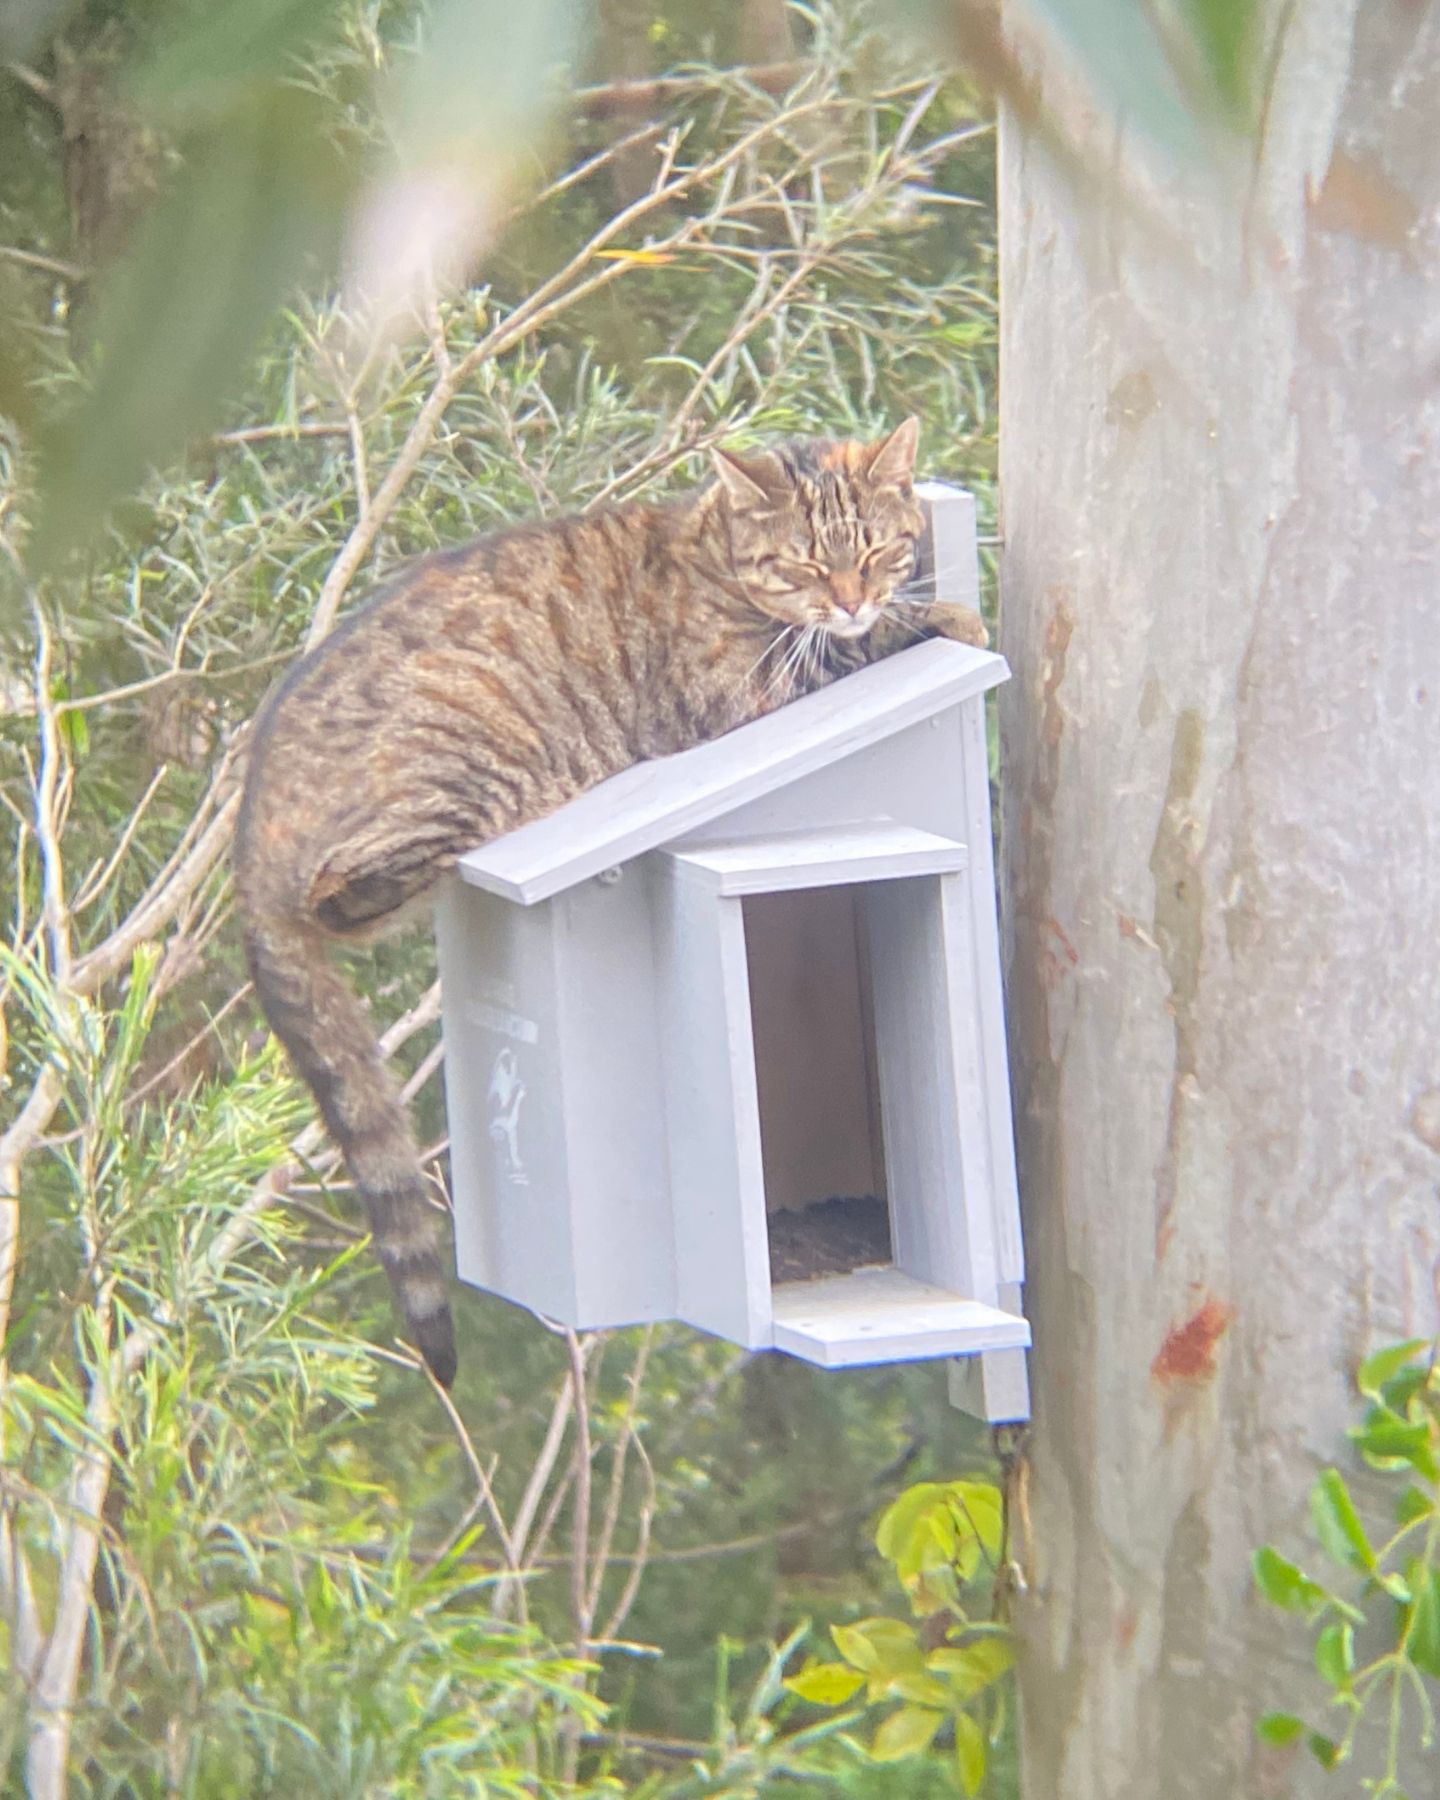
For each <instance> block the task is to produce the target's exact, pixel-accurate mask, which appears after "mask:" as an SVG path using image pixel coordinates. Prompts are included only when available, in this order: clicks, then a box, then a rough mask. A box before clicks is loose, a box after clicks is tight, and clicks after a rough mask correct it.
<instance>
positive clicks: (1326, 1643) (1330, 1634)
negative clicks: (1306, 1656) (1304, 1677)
mask: <svg viewBox="0 0 1440 1800" xmlns="http://www.w3.org/2000/svg"><path fill="white" fill-rule="evenodd" d="M1354 1668H1355V1628H1354V1626H1353V1625H1342V1624H1332V1625H1327V1626H1326V1627H1325V1629H1324V1630H1323V1631H1322V1632H1321V1633H1320V1635H1319V1637H1318V1638H1316V1640H1315V1672H1316V1674H1317V1675H1318V1676H1319V1677H1320V1679H1321V1680H1322V1681H1324V1682H1327V1683H1328V1684H1329V1685H1330V1686H1331V1687H1332V1688H1336V1689H1339V1690H1345V1689H1348V1688H1349V1686H1350V1676H1351V1674H1352V1673H1353V1671H1354Z"/></svg>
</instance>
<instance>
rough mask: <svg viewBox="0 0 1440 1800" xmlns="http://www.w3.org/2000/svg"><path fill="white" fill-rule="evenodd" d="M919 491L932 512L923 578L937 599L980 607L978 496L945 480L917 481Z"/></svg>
mask: <svg viewBox="0 0 1440 1800" xmlns="http://www.w3.org/2000/svg"><path fill="white" fill-rule="evenodd" d="M915 492H916V494H917V495H919V497H920V500H921V502H922V504H923V505H924V507H925V509H926V511H927V512H928V513H929V515H930V530H929V533H928V535H927V536H926V538H925V540H924V542H923V544H922V545H921V552H920V579H921V580H922V581H923V582H927V583H928V584H929V586H930V588H931V591H932V592H933V593H934V595H935V598H936V599H937V600H951V601H953V602H954V603H955V604H956V605H958V606H971V607H974V609H975V611H976V612H979V610H980V550H979V546H978V544H977V543H976V539H975V496H974V495H973V494H969V493H967V492H966V491H965V489H964V488H957V487H951V486H950V485H949V483H948V482H944V481H917V482H916V483H915Z"/></svg>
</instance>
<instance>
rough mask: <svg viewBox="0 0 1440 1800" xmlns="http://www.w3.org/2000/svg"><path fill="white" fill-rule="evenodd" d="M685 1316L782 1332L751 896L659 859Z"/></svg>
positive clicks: (680, 1295) (741, 1340)
mask: <svg viewBox="0 0 1440 1800" xmlns="http://www.w3.org/2000/svg"><path fill="white" fill-rule="evenodd" d="M649 879H650V882H651V896H652V905H653V908H654V916H655V957H656V971H657V996H658V1002H659V1013H660V1028H661V1046H662V1056H663V1065H664V1082H665V1110H666V1123H667V1142H668V1145H669V1158H670V1189H671V1193H672V1195H673V1196H674V1198H673V1208H674V1219H675V1285H676V1316H677V1317H679V1318H681V1319H683V1320H685V1321H686V1323H687V1324H690V1325H698V1326H699V1327H701V1329H702V1330H705V1331H713V1332H716V1333H717V1334H718V1335H719V1336H721V1337H727V1338H730V1339H731V1340H732V1341H733V1342H735V1343H737V1344H745V1345H747V1346H749V1347H751V1348H757V1347H760V1346H764V1345H768V1344H769V1343H770V1255H769V1245H768V1243H767V1240H766V1235H765V1179H764V1172H763V1163H762V1158H761V1151H760V1109H759V1101H758V1096H757V1093H756V1084H755V1052H754V1043H753V1039H752V1034H751V1024H750V992H749V982H748V975H747V968H746V954H745V927H744V922H743V917H742V914H741V906H742V904H743V903H742V902H741V901H739V900H736V899H729V898H726V897H724V896H722V895H718V894H714V893H711V892H709V891H707V890H706V889H705V888H702V887H698V886H697V885H696V884H695V883H693V882H689V881H681V880H677V879H676V878H675V877H674V875H673V873H671V872H670V871H669V870H667V869H666V867H665V866H664V865H663V864H661V865H658V866H657V865H652V866H651V868H650V870H649Z"/></svg>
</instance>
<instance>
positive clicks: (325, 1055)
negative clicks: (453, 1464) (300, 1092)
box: [242, 883, 455, 1387]
mask: <svg viewBox="0 0 1440 1800" xmlns="http://www.w3.org/2000/svg"><path fill="white" fill-rule="evenodd" d="M242 887H243V883H242ZM245 898H246V896H245V895H244V894H243V893H242V904H243V902H244V900H245ZM243 911H244V914H245V955H246V959H247V960H248V962H249V965H250V974H251V978H252V979H253V981H254V983H255V991H256V993H257V994H258V995H259V998H260V1005H261V1007H262V1008H263V1009H264V1013H265V1017H266V1018H267V1019H268V1020H269V1022H270V1028H271V1030H272V1031H273V1032H274V1033H275V1035H276V1037H277V1038H279V1040H280V1042H281V1043H282V1044H283V1045H284V1046H285V1048H286V1050H287V1051H288V1052H289V1054H290V1059H291V1061H292V1062H293V1063H294V1065H295V1067H296V1069H297V1070H298V1071H299V1073H300V1075H301V1076H302V1077H303V1078H304V1080H305V1083H306V1085H307V1086H308V1087H309V1089H310V1091H311V1093H312V1094H314V1096H315V1102H316V1105H317V1106H318V1107H319V1108H320V1116H321V1117H322V1118H323V1119H324V1121H325V1124H326V1127H327V1128H328V1130H329V1132H330V1136H331V1137H332V1138H333V1139H334V1141H335V1143H336V1145H337V1146H338V1148H339V1150H340V1153H341V1155H342V1156H343V1157H344V1159H345V1165H346V1167H347V1168H348V1169H349V1171H350V1174H351V1177H352V1178H353V1180H354V1182H355V1186H356V1188H357V1189H358V1190H359V1193H360V1197H361V1199H362V1200H363V1201H364V1204H365V1210H366V1212H367V1214H368V1215H369V1220H370V1230H371V1232H372V1234H373V1237H374V1241H375V1252H376V1254H377V1256H378V1257H379V1258H380V1262H381V1265H382V1267H383V1268H384V1270H385V1273H386V1274H387V1275H388V1276H389V1277H390V1284H391V1286H392V1288H393V1289H394V1291H395V1298H396V1300H397V1301H398V1302H399V1305H400V1309H401V1311H402V1312H403V1314H404V1315H405V1323H406V1326H407V1328H408V1330H409V1332H410V1334H411V1336H412V1338H413V1339H414V1341H415V1343H416V1344H418V1345H419V1347H420V1350H421V1353H422V1354H423V1355H424V1358H425V1360H426V1362H427V1363H429V1365H430V1367H431V1369H432V1370H433V1371H434V1373H435V1377H436V1379H437V1380H438V1381H439V1382H441V1383H442V1384H443V1385H444V1386H445V1387H449V1385H450V1383H451V1382H452V1381H453V1380H454V1378H455V1328H454V1323H453V1321H452V1319H451V1316H450V1302H449V1298H448V1290H447V1283H446V1279H445V1273H444V1269H443V1267H442V1265H441V1260H440V1242H441V1236H440V1232H439V1230H438V1229H437V1225H436V1218H435V1209H434V1208H433V1207H432V1206H431V1204H430V1202H429V1201H428V1200H427V1198H426V1194H425V1182H424V1177H423V1176H422V1174H421V1172H420V1153H419V1150H418V1148H417V1147H416V1144H415V1138H414V1135H413V1133H412V1132H411V1129H410V1121H409V1118H408V1116H407V1113H406V1109H405V1102H404V1100H403V1098H402V1096H401V1093H400V1090H399V1088H398V1087H397V1086H396V1083H395V1080H394V1077H393V1076H392V1075H391V1074H390V1071H389V1070H388V1069H387V1068H386V1066H385V1063H384V1060H383V1058H382V1056H381V1053H380V1046H379V1044H378V1043H377V1042H376V1040H375V1030H374V1027H373V1026H372V1024H371V1022H370V1019H369V1015H368V1014H367V1013H366V1011H365V1008H364V1007H363V1006H362V1005H361V1003H360V1001H359V999H358V998H357V996H356V995H355V993H354V991H353V990H352V989H351V988H350V987H349V986H348V984H347V983H346V982H345V980H344V979H343V977H342V976H341V974H340V972H339V971H338V970H337V969H336V968H335V966H334V964H333V963H332V962H331V961H330V958H329V955H328V954H327V951H326V946H325V939H324V937H323V936H322V935H321V933H320V931H319V930H318V929H317V928H316V927H314V926H311V925H307V924H306V923H305V922H304V921H302V920H297V919H296V918H294V917H293V915H290V914H287V913H281V912H278V911H274V910H271V909H269V908H267V907H265V905H264V903H263V900H262V901H261V902H260V904H259V905H256V904H255V901H254V899H252V900H251V903H250V904H249V905H244V906H243Z"/></svg>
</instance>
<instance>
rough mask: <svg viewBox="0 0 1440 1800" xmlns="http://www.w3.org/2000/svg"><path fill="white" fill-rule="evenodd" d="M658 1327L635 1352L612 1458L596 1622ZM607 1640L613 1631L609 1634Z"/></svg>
mask: <svg viewBox="0 0 1440 1800" xmlns="http://www.w3.org/2000/svg"><path fill="white" fill-rule="evenodd" d="M654 1338H655V1327H654V1326H653V1325H647V1326H646V1327H645V1330H644V1332H643V1333H642V1334H641V1338H640V1343H639V1347H638V1348H637V1349H636V1352H635V1360H634V1362H633V1363H632V1364H631V1365H630V1376H629V1380H628V1382H627V1384H626V1389H627V1391H626V1397H625V1412H624V1415H623V1416H622V1418H621V1420H620V1430H619V1436H618V1437H617V1439H616V1442H615V1447H614V1449H613V1451H612V1453H611V1457H610V1479H609V1482H608V1483H607V1487H606V1494H605V1510H604V1513H603V1515H602V1517H601V1520H600V1535H599V1537H598V1538H597V1539H596V1542H595V1555H594V1558H593V1563H594V1566H593V1568H592V1570H591V1579H590V1592H589V1596H588V1604H589V1613H590V1617H591V1618H592V1619H593V1618H594V1616H595V1614H596V1612H597V1611H598V1609H599V1606H600V1590H601V1587H602V1585H603V1584H604V1581H605V1573H606V1570H607V1569H608V1567H609V1564H610V1549H611V1545H612V1544H613V1543H614V1540H615V1526H616V1524H617V1522H618V1521H619V1518H620V1502H621V1500H622V1498H623V1497H624V1493H625V1462H626V1458H627V1456H628V1455H629V1452H630V1445H631V1442H632V1441H634V1440H635V1415H636V1413H637V1412H638V1411H639V1407H640V1389H641V1386H642V1385H643V1383H644V1380H645V1367H646V1364H647V1363H648V1362H649V1360H650V1346H651V1344H652V1343H653V1342H654ZM605 1635H606V1636H607V1637H610V1636H613V1635H614V1634H613V1632H606V1633H605Z"/></svg>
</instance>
